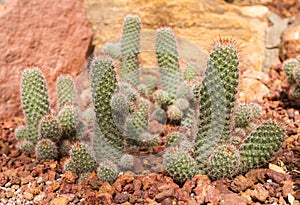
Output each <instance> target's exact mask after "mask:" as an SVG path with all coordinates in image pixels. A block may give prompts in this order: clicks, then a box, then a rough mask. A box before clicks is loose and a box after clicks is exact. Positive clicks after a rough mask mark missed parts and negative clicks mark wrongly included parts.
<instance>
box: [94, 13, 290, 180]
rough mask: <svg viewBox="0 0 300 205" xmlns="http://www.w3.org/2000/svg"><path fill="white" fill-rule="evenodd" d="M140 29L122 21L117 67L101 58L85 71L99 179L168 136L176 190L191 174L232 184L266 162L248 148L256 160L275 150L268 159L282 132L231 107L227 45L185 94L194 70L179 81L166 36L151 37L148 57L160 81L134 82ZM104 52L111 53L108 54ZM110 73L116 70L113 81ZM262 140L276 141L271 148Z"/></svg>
mask: <svg viewBox="0 0 300 205" xmlns="http://www.w3.org/2000/svg"><path fill="white" fill-rule="evenodd" d="M140 29H141V23H140V20H139V18H138V17H136V16H131V15H130V16H128V17H126V18H125V20H124V25H123V29H122V37H121V41H120V44H119V45H120V52H121V54H120V56H119V57H114V58H115V59H116V60H119V61H120V64H117V63H116V64H113V63H112V60H111V59H109V58H107V57H102V58H96V59H94V60H93V62H92V63H91V88H92V95H93V103H94V109H95V113H96V126H95V127H96V129H95V131H94V132H95V133H94V137H93V151H94V152H93V156H94V157H95V160H96V161H97V162H98V163H99V164H100V166H99V167H98V170H97V174H98V176H99V178H101V179H102V180H104V181H109V182H112V181H113V180H114V179H115V178H116V176H117V173H118V166H119V168H121V170H127V169H129V168H130V166H132V165H133V162H132V161H131V159H132V156H131V155H130V154H131V153H130V152H132V149H131V148H138V147H141V146H142V147H143V146H147V147H150V148H151V146H155V145H157V144H160V143H164V140H162V139H164V138H160V137H164V134H166V133H170V132H169V131H171V133H173V134H169V135H167V136H166V146H167V148H166V153H165V154H164V165H165V168H166V170H167V171H168V172H169V174H170V175H171V176H172V177H173V178H174V179H175V180H176V181H178V182H180V183H182V182H184V181H185V180H187V179H190V178H192V177H193V176H194V175H195V174H198V173H206V174H208V175H209V176H210V177H212V178H214V179H217V178H221V177H232V176H234V175H236V174H238V173H240V172H243V171H245V170H247V169H249V168H251V167H253V166H256V165H259V164H261V163H264V162H266V161H267V160H269V159H270V156H271V155H273V154H274V153H271V155H270V156H264V157H261V158H259V157H258V155H256V152H255V153H254V154H253V153H252V152H254V151H255V150H254V149H252V148H253V147H259V150H258V153H260V154H261V155H266V154H265V153H266V152H267V151H268V149H270V146H271V145H272V146H276V149H274V150H275V151H276V150H277V149H278V147H279V144H280V143H281V142H282V139H283V132H281V131H280V130H282V128H281V127H280V126H278V125H277V124H276V123H275V122H273V121H270V122H271V123H273V124H272V125H273V126H267V125H268V124H264V123H263V124H262V125H261V126H259V127H256V126H254V125H255V120H256V119H257V118H258V117H259V114H260V108H259V106H254V105H245V106H244V105H242V106H240V107H237V108H236V107H235V105H236V104H237V103H236V94H237V91H238V82H239V56H238V48H237V47H236V45H235V43H234V42H232V41H230V40H223V39H221V40H219V41H217V42H216V43H215V45H214V46H213V48H212V51H211V52H210V54H209V57H208V61H207V69H206V71H205V76H204V78H203V81H202V82H201V83H199V84H197V85H195V86H194V88H193V90H191V89H190V85H189V84H192V83H195V80H194V79H196V78H197V77H198V75H199V70H200V69H199V65H198V64H195V63H189V64H188V65H187V67H186V68H185V73H184V74H182V73H181V69H180V67H179V62H180V61H179V55H178V49H177V42H176V38H175V36H174V34H173V32H172V30H171V29H169V28H161V29H159V30H158V31H157V32H156V39H155V54H156V58H157V63H158V67H159V71H160V72H159V74H160V79H159V80H158V78H157V77H154V76H146V77H144V76H143V75H141V79H140V76H139V66H140V62H139V61H138V55H139V52H140ZM115 45H117V44H115ZM111 48H113V47H111ZM106 50H107V51H105V52H106V53H111V52H112V51H111V50H113V49H111V50H110V51H109V49H106ZM113 52H114V51H113ZM115 52H116V51H115ZM110 55H111V56H113V55H112V54H110ZM114 65H116V66H118V65H119V66H120V76H118V77H119V78H117V74H116V71H115V67H114ZM116 70H118V69H116ZM293 75H295V74H293ZM117 79H119V80H120V81H119V82H118V81H117ZM185 80H188V81H189V82H188V83H187V82H185ZM155 121H156V122H158V123H162V124H164V123H165V124H166V125H165V126H164V127H163V130H164V131H163V133H160V135H155V134H153V133H156V131H153V130H152V128H153V127H152V126H149V122H150V123H151V125H152V122H155ZM266 123H267V122H266ZM153 124H154V125H156V124H155V123H153ZM97 127H98V128H99V129H98V128H97ZM272 129H275V130H276V131H274V130H273V131H272ZM174 131H175V132H174ZM176 131H178V134H177V132H176ZM152 132H153V133H152ZM269 133H272V134H273V135H274V136H275V135H276V136H277V137H276V140H277V141H276V143H273V141H274V139H273V138H274V136H273V137H272V136H270V134H269ZM256 136H267V137H266V138H267V139H266V141H265V143H266V145H267V146H265V147H264V146H262V145H261V143H260V141H259V139H257V138H258V137H256ZM143 148H144V147H143ZM135 150H142V149H135ZM149 150H151V149H148V151H149ZM150 152H151V151H150ZM251 157H252V158H255V159H252V158H251ZM120 159H122V161H123V162H124V163H121V162H120ZM105 160H107V161H105ZM108 160H109V163H108ZM103 161H105V162H103ZM228 165H229V166H228Z"/></svg>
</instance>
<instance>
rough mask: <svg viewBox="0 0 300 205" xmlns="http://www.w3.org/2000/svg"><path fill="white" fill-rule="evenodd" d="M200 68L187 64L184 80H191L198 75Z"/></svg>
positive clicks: (193, 64) (196, 65) (192, 63)
mask: <svg viewBox="0 0 300 205" xmlns="http://www.w3.org/2000/svg"><path fill="white" fill-rule="evenodd" d="M199 70H200V66H199V64H197V63H194V62H189V63H188V64H187V66H186V68H185V71H184V74H183V76H184V79H185V80H193V79H194V78H195V77H196V76H197V75H198V73H199Z"/></svg>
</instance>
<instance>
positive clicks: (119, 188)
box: [113, 174, 134, 192]
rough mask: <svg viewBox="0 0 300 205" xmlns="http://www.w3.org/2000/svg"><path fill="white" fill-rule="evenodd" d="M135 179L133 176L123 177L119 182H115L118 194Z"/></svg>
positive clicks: (126, 175) (118, 179)
mask: <svg viewBox="0 0 300 205" xmlns="http://www.w3.org/2000/svg"><path fill="white" fill-rule="evenodd" d="M133 179H134V176H132V175H131V174H125V175H121V176H119V177H118V178H117V180H116V181H115V183H114V184H113V186H114V188H115V189H116V190H117V191H118V192H121V191H122V189H123V186H125V184H129V183H131V182H132V181H133Z"/></svg>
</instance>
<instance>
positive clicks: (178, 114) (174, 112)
mask: <svg viewBox="0 0 300 205" xmlns="http://www.w3.org/2000/svg"><path fill="white" fill-rule="evenodd" d="M167 116H168V119H169V120H170V121H180V120H181V119H182V117H183V112H182V111H181V109H180V108H179V107H178V106H177V105H170V106H168V109H167Z"/></svg>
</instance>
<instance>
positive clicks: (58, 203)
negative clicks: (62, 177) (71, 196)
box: [50, 197, 68, 205]
mask: <svg viewBox="0 0 300 205" xmlns="http://www.w3.org/2000/svg"><path fill="white" fill-rule="evenodd" d="M67 204H68V199H67V198H65V197H57V198H55V199H52V201H51V202H50V205H67Z"/></svg>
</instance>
